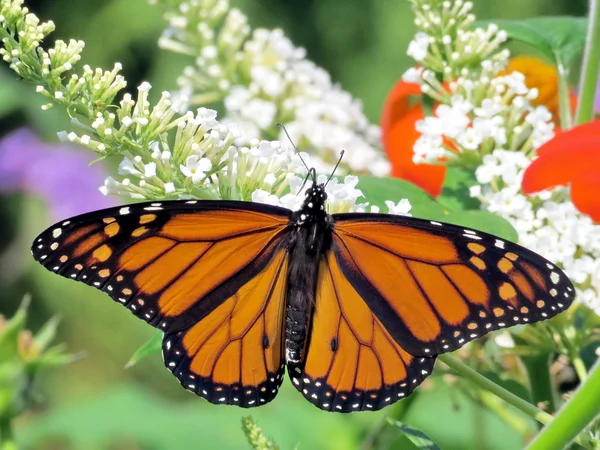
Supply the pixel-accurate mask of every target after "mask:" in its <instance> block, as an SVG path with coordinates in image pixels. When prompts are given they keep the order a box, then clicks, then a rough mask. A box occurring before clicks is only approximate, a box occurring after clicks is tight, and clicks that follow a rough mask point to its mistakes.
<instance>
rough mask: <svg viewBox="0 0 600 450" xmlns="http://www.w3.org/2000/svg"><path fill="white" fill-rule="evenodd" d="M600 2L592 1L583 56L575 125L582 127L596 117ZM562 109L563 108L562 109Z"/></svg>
mask: <svg viewBox="0 0 600 450" xmlns="http://www.w3.org/2000/svg"><path fill="white" fill-rule="evenodd" d="M599 2H600V0H590V14H589V23H588V30H587V39H586V44H585V50H584V54H583V65H582V68H581V78H580V79H579V87H580V92H579V101H578V104H577V117H576V120H575V123H576V124H577V125H580V124H582V123H586V122H589V121H590V120H592V118H593V117H594V103H595V100H596V86H597V83H598V73H599V72H600V4H599ZM561 109H562V108H561Z"/></svg>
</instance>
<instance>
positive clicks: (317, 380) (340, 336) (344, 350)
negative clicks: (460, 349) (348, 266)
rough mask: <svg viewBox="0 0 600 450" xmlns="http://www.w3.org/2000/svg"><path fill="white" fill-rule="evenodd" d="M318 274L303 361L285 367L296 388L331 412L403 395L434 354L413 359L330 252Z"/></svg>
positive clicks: (385, 402)
mask: <svg viewBox="0 0 600 450" xmlns="http://www.w3.org/2000/svg"><path fill="white" fill-rule="evenodd" d="M318 273H319V275H318V287H317V294H316V302H315V312H314V316H313V321H312V328H311V332H310V337H309V341H308V346H307V350H306V357H305V360H304V364H303V365H298V366H290V367H289V368H288V372H289V374H290V378H291V380H292V383H293V384H294V386H295V387H296V389H298V390H299V391H300V392H301V393H302V394H303V395H304V397H305V398H306V399H307V400H308V401H310V402H311V403H313V404H314V405H316V406H317V407H319V408H321V409H324V410H326V411H335V412H350V411H361V410H370V411H375V410H378V409H381V408H383V407H385V406H387V405H389V404H391V403H394V402H395V401H397V400H400V399H402V398H404V397H406V396H408V395H409V394H410V393H411V392H412V391H413V390H414V389H415V388H416V387H417V386H418V385H419V384H420V383H421V382H422V381H423V380H424V379H425V378H426V377H427V376H428V375H429V374H430V373H431V371H432V370H433V364H434V362H435V358H429V357H414V356H412V355H410V354H408V353H407V352H406V350H404V349H403V348H402V346H400V345H399V344H398V343H397V342H396V341H395V340H394V339H393V338H392V336H391V335H390V333H389V332H388V331H387V330H386V329H385V327H384V326H383V324H382V322H381V321H380V320H379V319H378V318H377V317H376V316H375V314H374V313H373V311H371V310H370V309H369V307H368V306H367V304H366V303H365V301H364V300H363V299H362V298H361V297H360V295H359V294H358V293H357V292H356V290H355V289H354V287H353V286H352V284H351V283H350V282H349V281H348V279H347V278H346V277H345V276H344V274H343V273H342V271H341V268H340V265H339V263H338V262H337V260H336V258H335V257H334V255H333V253H332V252H331V251H329V252H327V254H326V255H325V257H324V258H323V260H322V261H321V263H320V267H319V272H318Z"/></svg>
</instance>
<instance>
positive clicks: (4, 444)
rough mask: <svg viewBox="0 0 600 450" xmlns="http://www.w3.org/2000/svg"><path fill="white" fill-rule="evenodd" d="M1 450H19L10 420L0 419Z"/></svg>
mask: <svg viewBox="0 0 600 450" xmlns="http://www.w3.org/2000/svg"><path fill="white" fill-rule="evenodd" d="M0 450H17V444H16V443H15V438H14V435H13V431H12V425H11V423H10V419H8V418H6V417H3V418H0Z"/></svg>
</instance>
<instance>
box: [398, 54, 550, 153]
mask: <svg viewBox="0 0 600 450" xmlns="http://www.w3.org/2000/svg"><path fill="white" fill-rule="evenodd" d="M482 67H484V69H483V72H484V76H482V77H480V78H479V79H477V80H471V79H470V78H467V77H463V76H461V77H459V78H457V79H456V80H455V81H452V82H451V83H449V85H448V88H447V90H446V88H444V87H442V86H436V88H437V90H436V95H437V96H439V97H440V98H443V100H444V102H445V103H442V104H441V105H439V106H438V107H437V108H436V109H435V111H434V115H433V116H428V117H425V118H424V119H423V120H421V121H419V122H417V124H416V128H417V130H418V131H419V132H420V133H421V137H420V138H419V139H418V140H417V141H416V143H415V146H414V153H415V154H414V157H413V160H414V161H415V162H416V163H421V162H425V163H431V162H437V161H439V159H440V158H446V159H447V160H448V161H450V163H452V162H454V161H455V160H461V159H464V158H465V157H466V158H469V159H470V160H473V158H472V157H473V156H476V157H481V156H483V155H486V154H488V153H490V152H492V151H493V150H495V149H498V148H509V149H511V150H516V149H519V150H520V151H521V152H523V153H525V154H528V153H530V152H531V151H532V150H533V149H535V148H537V147H539V146H540V145H542V144H543V143H544V142H546V141H548V140H549V139H551V138H552V136H553V135H554V123H553V122H552V115H551V114H550V112H549V111H548V109H547V108H546V107H544V106H538V107H535V108H534V107H533V106H532V105H531V103H530V101H531V100H533V99H535V98H536V97H537V90H536V89H528V88H527V86H526V85H525V79H524V77H523V75H522V74H520V73H518V72H513V73H511V74H508V75H500V76H495V77H493V78H492V77H491V74H492V71H493V70H494V64H493V63H492V62H491V61H489V60H485V61H483V62H482ZM486 68H487V70H486ZM411 72H412V71H411ZM410 76H411V75H410V74H409V77H410ZM421 77H422V80H423V85H422V87H426V86H430V85H435V84H436V83H435V74H434V73H433V72H431V71H430V70H426V71H424V72H423V73H422V74H421ZM427 83H429V84H427ZM425 90H427V89H425ZM442 96H443V97H442Z"/></svg>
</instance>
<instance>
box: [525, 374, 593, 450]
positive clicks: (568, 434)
mask: <svg viewBox="0 0 600 450" xmlns="http://www.w3.org/2000/svg"><path fill="white" fill-rule="evenodd" d="M598 392H600V364H598V363H596V364H595V366H594V367H593V368H592V371H591V373H590V375H589V377H588V378H587V380H586V381H585V382H584V383H583V384H582V385H581V386H580V387H579V389H578V390H577V391H576V392H575V394H574V395H573V397H572V398H571V400H569V402H568V403H566V404H565V406H564V407H563V408H562V409H561V410H560V411H559V412H558V414H557V416H556V418H555V419H554V420H553V421H552V422H551V423H550V424H548V425H547V426H546V427H545V428H544V429H543V430H542V431H541V432H540V434H538V436H537V437H536V438H535V439H534V440H533V442H532V443H531V444H530V445H529V447H528V450H553V449H557V450H558V449H563V448H566V447H567V446H568V444H569V442H571V441H572V440H573V439H574V438H576V437H577V435H579V434H580V433H581V432H582V431H583V430H584V429H585V428H586V427H587V426H588V425H589V424H590V423H591V422H592V420H594V418H595V417H596V416H597V415H598V414H600V402H598ZM576 441H577V443H578V444H580V445H582V446H584V447H586V448H590V446H589V444H587V445H586V442H583V441H582V439H581V438H580V439H577V440H576Z"/></svg>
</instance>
